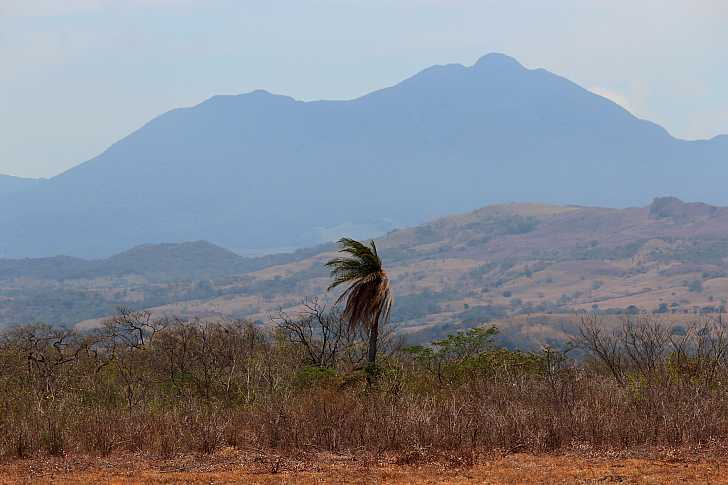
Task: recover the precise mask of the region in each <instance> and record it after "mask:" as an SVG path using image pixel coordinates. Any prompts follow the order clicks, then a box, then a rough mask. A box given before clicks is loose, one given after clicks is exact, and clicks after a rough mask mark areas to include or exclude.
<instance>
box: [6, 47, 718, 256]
mask: <svg viewBox="0 0 728 485" xmlns="http://www.w3.org/2000/svg"><path fill="white" fill-rule="evenodd" d="M726 176H728V136H721V137H716V138H714V139H712V140H703V141H684V140H678V139H675V138H673V137H672V136H670V135H669V134H668V133H667V132H666V131H665V130H664V129H662V128H661V127H659V126H657V125H655V124H654V123H651V122H649V121H644V120H640V119H637V118H636V117H634V116H632V115H631V114H630V113H629V112H627V111H625V110H624V109H622V108H621V107H619V106H618V105H616V104H614V103H613V102H611V101H609V100H607V99H605V98H602V97H600V96H597V95H595V94H593V93H591V92H589V91H587V90H585V89H583V88H581V87H579V86H578V85H576V84H574V83H572V82H570V81H568V80H567V79H564V78H562V77H559V76H558V75H555V74H553V73H550V72H548V71H546V70H543V69H527V68H525V67H523V66H522V65H521V64H519V63H518V62H517V61H516V60H515V59H512V58H510V57H508V56H505V55H501V54H489V55H486V56H484V57H483V58H481V59H480V60H479V61H478V62H477V63H475V64H474V65H473V66H470V67H465V66H462V65H459V64H452V65H445V66H433V67H431V68H428V69H425V70H424V71H422V72H420V73H418V74H416V75H414V76H412V77H411V78H409V79H406V80H404V81H402V82H401V83H399V84H397V85H396V86H392V87H389V88H386V89H382V90H379V91H376V92H373V93H370V94H368V95H366V96H363V97H361V98H358V99H354V100H348V101H315V102H301V101H297V100H295V99H292V98H290V97H286V96H279V95H274V94H270V93H268V92H265V91H255V92H252V93H248V94H244V95H239V96H215V97H213V98H210V99H209V100H207V101H205V102H203V103H201V104H199V105H197V106H194V107H191V108H183V109H176V110H173V111H171V112H169V113H166V114H163V115H161V116H159V117H158V118H156V119H154V120H152V121H150V122H149V123H148V124H146V125H145V126H143V127H142V128H140V129H139V130H137V131H136V132H134V133H132V134H131V135H129V136H128V137H126V138H124V139H123V140H120V141H119V142H117V143H115V144H114V145H113V146H111V147H110V148H109V149H108V150H106V151H105V152H104V153H102V154H100V155H99V156H98V157H96V158H94V159H92V160H89V161H87V162H85V163H82V164H80V165H78V166H77V167H75V168H73V169H71V170H69V171H68V172H66V173H64V174H61V175H59V176H57V177H54V178H52V179H49V180H48V181H47V182H45V183H43V184H41V185H39V186H37V187H34V188H32V189H31V190H24V191H22V192H19V193H16V194H12V195H10V196H5V197H4V198H3V199H4V200H3V205H4V206H7V207H11V210H9V211H3V212H2V213H0V234H3V237H2V238H0V254H3V255H5V256H7V257H27V256H32V257H41V256H50V255H55V254H65V255H69V256H76V257H85V258H88V257H92V258H103V257H108V256H109V255H111V254H113V253H116V252H120V251H122V250H124V249H126V248H129V247H132V246H135V245H139V244H143V243H150V242H151V243H160V242H183V241H194V240H200V239H206V240H209V241H211V242H213V243H215V244H218V245H221V246H224V247H228V248H232V249H234V250H236V251H243V250H256V249H257V250H260V249H267V248H281V247H303V246H311V245H314V244H318V243H321V242H325V241H330V240H331V239H334V238H335V237H337V236H338V235H340V234H342V233H346V234H350V235H354V236H357V237H362V236H367V235H375V234H378V233H382V232H385V231H386V230H389V229H391V228H393V227H403V226H410V225H415V224H419V223H422V222H425V221H427V220H431V219H433V218H435V217H439V216H444V215H447V214H451V213H455V212H462V211H466V210H472V209H474V208H476V207H480V206H482V205H484V204H486V203H496V202H507V201H512V200H539V201H543V202H546V203H575V204H581V205H604V206H612V207H626V206H631V205H644V204H647V203H648V202H649V201H650V200H651V199H652V198H653V197H655V196H659V195H662V194H667V193H669V194H674V195H676V196H680V197H682V198H685V199H688V200H705V201H708V202H711V203H723V204H727V203H728V195H726V192H725V190H724V187H723V183H722V181H723V180H725V178H726Z"/></svg>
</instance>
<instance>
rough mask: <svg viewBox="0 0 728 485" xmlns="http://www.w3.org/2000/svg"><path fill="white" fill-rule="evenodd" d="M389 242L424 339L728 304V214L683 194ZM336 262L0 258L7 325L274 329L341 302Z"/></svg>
mask: <svg viewBox="0 0 728 485" xmlns="http://www.w3.org/2000/svg"><path fill="white" fill-rule="evenodd" d="M378 245H379V248H380V252H381V254H382V255H383V257H384V260H385V264H386V266H387V268H388V270H389V271H390V274H391V276H392V282H393V285H394V291H395V294H396V296H397V300H396V304H395V309H394V321H395V322H396V323H397V324H398V326H400V328H401V330H402V331H403V332H405V333H407V334H409V335H410V336H412V338H417V339H419V338H421V339H425V340H426V339H428V338H431V337H433V336H436V335H440V334H443V333H446V332H450V331H452V330H453V329H456V328H463V327H467V326H473V325H479V324H482V323H485V322H503V323H502V324H501V326H504V325H506V326H508V328H509V330H507V331H505V330H504V331H505V334H504V338H506V339H511V340H512V341H513V342H521V343H522V342H526V341H529V342H532V343H533V342H534V341H537V342H548V341H550V340H563V338H564V336H565V335H566V334H568V333H569V331H570V329H573V318H572V317H570V316H569V315H570V314H573V312H575V311H582V310H586V311H593V310H597V311H601V312H606V313H613V314H620V313H634V312H660V313H670V314H673V313H674V314H677V315H680V314H684V313H686V312H687V313H694V312H717V311H723V310H724V306H725V304H726V297H728V259H727V258H728V208H724V207H716V206H711V205H708V204H703V203H685V202H682V201H680V200H679V199H676V198H672V197H665V198H659V199H656V200H655V201H654V202H653V203H652V204H650V205H649V206H646V207H640V208H628V209H608V208H592V207H581V206H554V205H543V204H508V205H493V206H487V207H484V208H482V209H478V210H476V211H473V212H469V213H465V214H460V215H453V216H449V217H445V218H441V219H437V220H435V221H433V222H431V223H428V224H424V225H420V226H416V227H413V228H407V229H400V230H395V231H391V232H390V233H388V234H387V235H386V236H384V237H382V238H380V239H379V240H378ZM334 254H335V253H334V251H333V246H326V247H319V248H312V249H308V250H302V251H298V252H296V253H291V254H281V255H275V256H267V257H263V258H242V257H240V256H237V255H235V254H234V253H231V252H229V251H227V250H224V249H222V248H219V247H216V246H214V245H211V244H209V243H203V242H197V243H188V244H182V245H158V246H143V247H140V248H136V249H133V250H131V251H128V252H125V253H121V254H120V255H118V256H114V257H112V258H109V259H106V260H96V261H85V260H83V261H81V260H74V259H71V258H53V259H42V260H0V323H5V324H8V323H18V322H21V321H34V320H45V321H52V322H55V323H65V324H73V323H75V322H77V321H80V320H87V319H94V318H98V317H101V316H103V315H108V314H109V313H112V312H113V311H114V308H115V307H116V306H117V305H120V304H124V305H130V306H132V307H134V308H152V309H153V310H154V311H155V312H156V313H158V314H169V315H179V316H189V317H233V318H246V319H251V320H260V321H263V322H265V321H268V319H269V317H270V315H271V314H274V313H276V312H277V311H278V310H280V309H284V310H293V309H295V308H296V307H297V306H298V305H299V304H300V303H301V301H302V300H303V299H304V298H306V297H314V296H320V297H322V298H328V299H330V298H331V295H326V292H325V288H326V285H327V284H328V275H327V273H326V270H325V268H324V266H323V263H324V262H325V261H326V260H327V259H328V258H330V257H331V256H332V255H334ZM49 261H53V262H54V265H55V266H53V265H50V264H49ZM13 268H14V269H13ZM74 271H76V274H75V275H74ZM84 272H85V273H84ZM537 315H540V316H539V317H538V318H534V316H537ZM506 320H507V323H506V322H505V321H506ZM504 328H505V327H504Z"/></svg>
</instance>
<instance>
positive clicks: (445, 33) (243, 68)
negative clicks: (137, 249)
mask: <svg viewBox="0 0 728 485" xmlns="http://www.w3.org/2000/svg"><path fill="white" fill-rule="evenodd" d="M727 26H728V1H726V0H640V1H634V0H549V1H544V0H531V1H525V0H508V1H505V0H501V1H491V0H336V1H334V0H259V1H249V0H0V173H5V174H10V175H16V176H27V177H50V176H53V175H56V174H58V173H61V172H63V171H65V170H67V169H69V168H71V167H73V166H74V165H77V164H79V163H81V162H83V161H85V160H88V159H90V158H92V157H94V156H95V155H98V154H99V153H100V152H102V151H103V150H104V149H106V148H107V147H108V146H109V145H111V144H112V143H114V142H115V141H117V140H119V139H120V138H122V137H124V136H126V135H128V134H129V133H131V132H132V131H134V130H136V129H138V128H139V127H141V126H142V125H143V124H144V123H145V122H147V121H149V120H150V119H152V118H153V117H155V116H157V115H159V114H161V113H164V112H166V111H169V110H170V109H173V108H176V107H180V106H191V105H195V104H197V103H199V102H201V101H203V100H205V99H207V98H209V97H210V96H212V95H215V94H238V93H243V92H248V91H252V90H255V89H266V90H268V91H271V92H274V93H277V94H286V95H289V96H293V97H295V98H297V99H302V100H313V99H350V98H354V97H358V96H360V95H363V94H365V93H367V92H370V91H372V90H375V89H379V88H382V87H386V86H389V85H392V84H395V83H397V82H399V81H400V80H402V79H404V78H406V77H409V76H411V75H413V74H415V73H416V72H418V71H420V70H422V69H424V68H426V67H428V66H430V65H433V64H448V63H462V64H465V65H471V64H473V63H474V62H475V61H476V60H477V59H478V58H479V57H480V56H482V55H484V54H486V53H488V52H502V53H505V54H508V55H511V56H513V57H515V58H517V59H518V60H519V61H520V62H521V63H522V64H524V65H525V66H527V67H530V68H537V67H543V68H546V69H548V70H550V71H552V72H555V73H557V74H560V75H562V76H564V77H567V78H569V79H571V80H573V81H575V82H577V83H578V84H580V85H582V86H584V87H585V88H587V89H590V90H592V91H593V92H596V93H598V94H601V95H602V96H606V97H608V98H610V99H612V100H613V101H615V102H617V103H619V104H621V105H622V106H624V107H625V108H627V109H628V110H630V111H631V112H632V113H634V114H635V115H636V116H639V117H641V118H645V119H650V120H652V121H655V122H657V123H659V124H661V125H662V126H664V127H665V128H666V129H667V130H668V131H669V132H670V133H671V134H673V135H674V136H676V137H679V138H685V139H698V138H710V137H713V136H715V135H718V134H723V133H728V89H726V86H728V48H727V47H726V46H728V27H727Z"/></svg>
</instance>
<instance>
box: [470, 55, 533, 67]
mask: <svg viewBox="0 0 728 485" xmlns="http://www.w3.org/2000/svg"><path fill="white" fill-rule="evenodd" d="M473 67H474V68H478V69H482V68H486V67H487V68H493V67H496V68H518V69H525V67H523V65H522V64H521V63H520V62H518V61H517V60H516V59H514V58H513V57H511V56H507V55H505V54H501V53H500V52H491V53H490V54H486V55H484V56H483V57H481V58H480V59H478V61H477V62H476V63H475V64H473Z"/></svg>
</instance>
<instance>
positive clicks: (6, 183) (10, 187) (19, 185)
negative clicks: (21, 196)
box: [0, 174, 43, 197]
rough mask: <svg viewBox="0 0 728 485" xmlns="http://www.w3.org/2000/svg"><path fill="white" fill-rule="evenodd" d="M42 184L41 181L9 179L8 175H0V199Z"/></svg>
mask: <svg viewBox="0 0 728 485" xmlns="http://www.w3.org/2000/svg"><path fill="white" fill-rule="evenodd" d="M42 182H43V179H29V178H23V177H11V176H10V175H3V174H0V197H3V196H5V195H10V194H15V193H17V192H20V191H22V190H27V189H31V188H33V187H36V186H38V185H39V184H40V183H42Z"/></svg>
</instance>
